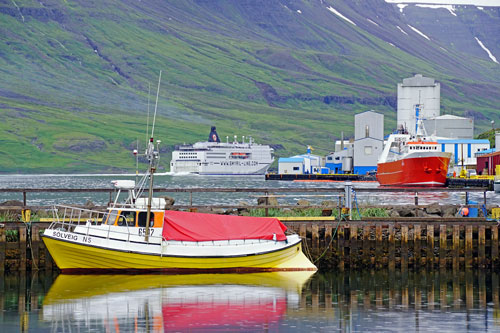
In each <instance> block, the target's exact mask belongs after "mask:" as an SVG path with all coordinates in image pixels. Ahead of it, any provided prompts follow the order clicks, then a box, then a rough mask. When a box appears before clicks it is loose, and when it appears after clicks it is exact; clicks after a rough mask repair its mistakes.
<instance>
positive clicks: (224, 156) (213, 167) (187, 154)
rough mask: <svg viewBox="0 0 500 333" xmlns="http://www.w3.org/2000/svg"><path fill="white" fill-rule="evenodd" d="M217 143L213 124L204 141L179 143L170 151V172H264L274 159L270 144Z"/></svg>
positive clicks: (230, 173) (219, 173)
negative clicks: (186, 143) (207, 137)
mask: <svg viewBox="0 0 500 333" xmlns="http://www.w3.org/2000/svg"><path fill="white" fill-rule="evenodd" d="M248 139H249V140H248V142H245V141H244V137H243V138H242V142H238V140H237V138H236V137H235V138H234V141H233V142H229V140H227V142H225V143H224V142H220V139H219V136H218V135H217V132H216V130H215V127H212V131H211V133H210V135H209V139H208V141H206V142H197V143H195V144H189V145H179V146H176V147H175V150H174V151H173V152H172V160H171V161H170V171H171V172H174V173H194V174H200V175H265V174H266V172H267V169H268V168H269V166H270V165H271V163H272V162H273V160H274V158H273V151H274V150H273V149H272V148H271V147H270V146H269V145H261V144H257V143H255V142H253V139H252V138H251V137H249V138H248Z"/></svg>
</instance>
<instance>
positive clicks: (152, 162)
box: [144, 71, 161, 242]
mask: <svg viewBox="0 0 500 333" xmlns="http://www.w3.org/2000/svg"><path fill="white" fill-rule="evenodd" d="M160 83H161V71H160V76H159V78H158V89H157V91H156V104H155V113H154V116H153V124H152V129H151V138H150V139H149V143H148V148H147V151H146V156H147V158H148V160H149V191H148V210H147V214H146V232H145V235H144V241H145V242H148V241H149V224H150V219H151V201H152V200H153V178H154V173H155V171H156V161H157V160H158V158H159V153H158V152H157V151H155V147H154V139H153V136H154V131H155V121H156V111H157V109H158V96H159V94H160Z"/></svg>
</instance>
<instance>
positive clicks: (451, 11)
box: [415, 4, 457, 16]
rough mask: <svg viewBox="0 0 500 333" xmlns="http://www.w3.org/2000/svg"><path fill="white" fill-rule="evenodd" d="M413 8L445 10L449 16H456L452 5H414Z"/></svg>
mask: <svg viewBox="0 0 500 333" xmlns="http://www.w3.org/2000/svg"><path fill="white" fill-rule="evenodd" d="M415 6H417V7H422V8H433V9H439V8H443V9H447V10H448V11H449V12H450V13H451V15H453V16H457V14H456V13H455V7H454V6H453V5H423V4H416V5H415Z"/></svg>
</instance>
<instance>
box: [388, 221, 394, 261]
mask: <svg viewBox="0 0 500 333" xmlns="http://www.w3.org/2000/svg"><path fill="white" fill-rule="evenodd" d="M388 233H389V249H388V251H387V252H388V254H389V265H388V266H389V270H390V271H394V269H395V268H396V244H394V225H392V224H391V225H389V228H388Z"/></svg>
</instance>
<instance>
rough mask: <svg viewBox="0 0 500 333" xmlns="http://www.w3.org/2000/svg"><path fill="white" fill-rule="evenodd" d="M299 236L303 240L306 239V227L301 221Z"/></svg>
mask: <svg viewBox="0 0 500 333" xmlns="http://www.w3.org/2000/svg"><path fill="white" fill-rule="evenodd" d="M299 236H300V238H302V241H303V242H306V241H307V229H306V224H305V223H302V224H301V225H300V227H299Z"/></svg>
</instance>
